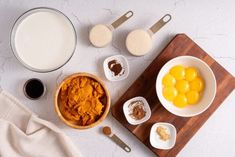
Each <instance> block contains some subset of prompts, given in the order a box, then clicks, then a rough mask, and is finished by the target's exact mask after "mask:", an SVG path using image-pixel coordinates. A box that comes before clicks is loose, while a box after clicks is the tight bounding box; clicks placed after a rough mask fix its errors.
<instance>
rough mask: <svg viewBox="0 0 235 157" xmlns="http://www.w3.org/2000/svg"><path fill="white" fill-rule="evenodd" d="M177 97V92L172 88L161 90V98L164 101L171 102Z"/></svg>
mask: <svg viewBox="0 0 235 157" xmlns="http://www.w3.org/2000/svg"><path fill="white" fill-rule="evenodd" d="M176 95H177V90H176V89H175V88H174V87H165V88H163V96H164V97H165V99H166V100H169V101H172V100H174V98H175V97H176Z"/></svg>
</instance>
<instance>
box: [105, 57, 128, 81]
mask: <svg viewBox="0 0 235 157" xmlns="http://www.w3.org/2000/svg"><path fill="white" fill-rule="evenodd" d="M103 68H104V74H105V76H106V78H107V79H108V80H109V81H121V80H124V79H126V78H127V77H128V75H129V64H128V61H127V59H126V57H124V56H123V55H115V56H111V57H108V58H106V59H105V60H104V63H103Z"/></svg>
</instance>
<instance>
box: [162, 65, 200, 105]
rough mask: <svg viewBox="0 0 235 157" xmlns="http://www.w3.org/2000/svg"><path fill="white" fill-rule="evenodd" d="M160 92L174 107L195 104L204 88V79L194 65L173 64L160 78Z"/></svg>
mask: <svg viewBox="0 0 235 157" xmlns="http://www.w3.org/2000/svg"><path fill="white" fill-rule="evenodd" d="M162 85H163V90H162V94H163V96H164V97H165V99H166V100H168V101H171V102H172V103H173V104H174V105H175V106H176V107H179V108H184V107H186V106H187V105H188V104H197V103H198V102H199V101H200V98H201V95H202V93H203V90H204V80H203V78H202V77H201V76H200V75H199V71H198V69H197V68H195V67H184V66H182V65H175V66H173V67H172V68H171V69H170V70H169V72H168V73H167V74H166V75H165V76H164V77H163V79H162Z"/></svg>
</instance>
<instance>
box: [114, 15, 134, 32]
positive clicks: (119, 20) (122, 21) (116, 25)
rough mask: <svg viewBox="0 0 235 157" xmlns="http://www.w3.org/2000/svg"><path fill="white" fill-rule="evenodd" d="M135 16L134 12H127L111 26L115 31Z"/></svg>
mask: <svg viewBox="0 0 235 157" xmlns="http://www.w3.org/2000/svg"><path fill="white" fill-rule="evenodd" d="M133 15H134V13H133V12H132V11H128V12H126V13H125V14H124V15H122V16H121V17H120V18H119V19H117V20H116V21H114V22H113V23H112V24H111V25H112V27H113V28H114V29H116V28H117V27H118V26H120V25H121V24H122V23H124V22H125V21H126V20H128V19H129V18H131V17H132V16H133Z"/></svg>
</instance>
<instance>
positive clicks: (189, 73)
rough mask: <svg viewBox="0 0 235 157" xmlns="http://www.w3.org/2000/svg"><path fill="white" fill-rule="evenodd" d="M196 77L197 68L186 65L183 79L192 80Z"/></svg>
mask: <svg viewBox="0 0 235 157" xmlns="http://www.w3.org/2000/svg"><path fill="white" fill-rule="evenodd" d="M196 77H197V69H195V68H193V67H188V68H186V70H185V79H186V80H187V81H192V80H194V79H195V78H196Z"/></svg>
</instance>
